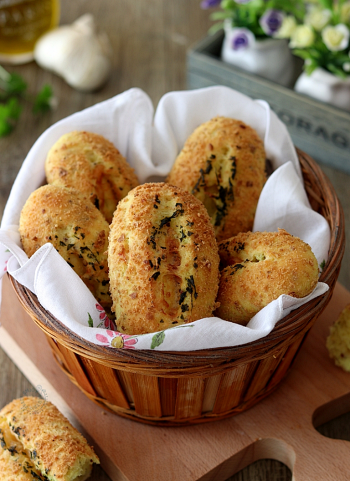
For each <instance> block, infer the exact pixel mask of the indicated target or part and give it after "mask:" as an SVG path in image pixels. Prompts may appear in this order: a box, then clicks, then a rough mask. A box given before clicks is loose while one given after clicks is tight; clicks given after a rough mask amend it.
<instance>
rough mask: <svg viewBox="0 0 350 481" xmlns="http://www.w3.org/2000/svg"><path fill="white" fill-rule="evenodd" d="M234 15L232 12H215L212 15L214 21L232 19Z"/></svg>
mask: <svg viewBox="0 0 350 481" xmlns="http://www.w3.org/2000/svg"><path fill="white" fill-rule="evenodd" d="M231 17H232V14H231V13H230V12H214V13H212V14H211V15H210V18H211V19H212V20H225V18H231Z"/></svg>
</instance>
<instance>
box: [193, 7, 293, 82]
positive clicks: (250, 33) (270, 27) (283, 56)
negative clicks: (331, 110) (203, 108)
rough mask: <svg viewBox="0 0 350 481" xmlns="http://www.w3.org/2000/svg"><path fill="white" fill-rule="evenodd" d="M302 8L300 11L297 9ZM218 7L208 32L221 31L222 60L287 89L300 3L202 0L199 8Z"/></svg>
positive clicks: (290, 75) (290, 73) (291, 74)
mask: <svg viewBox="0 0 350 481" xmlns="http://www.w3.org/2000/svg"><path fill="white" fill-rule="evenodd" d="M299 3H300V4H301V7H302V8H300V6H299ZM216 6H220V10H218V11H216V12H214V13H213V14H212V15H211V18H212V19H213V20H218V22H217V23H216V24H214V25H213V27H212V28H211V29H210V32H212V33H213V32H215V31H216V30H218V29H220V28H223V29H224V31H225V38H224V42H223V45H222V51H221V57H222V59H223V60H224V61H225V62H228V63H231V64H233V65H236V66H238V67H240V68H243V69H245V70H247V71H249V72H251V73H254V74H257V75H260V76H262V77H265V78H268V79H270V80H273V81H274V82H276V83H279V84H281V85H285V86H290V85H291V82H292V80H293V72H294V58H293V56H292V54H291V51H290V49H289V46H288V39H289V38H290V35H291V33H292V32H293V31H294V29H295V28H296V26H297V22H298V21H301V20H302V17H301V18H299V17H300V16H301V15H302V11H303V2H300V0H294V1H289V0H203V1H202V3H201V7H202V8H212V7H216Z"/></svg>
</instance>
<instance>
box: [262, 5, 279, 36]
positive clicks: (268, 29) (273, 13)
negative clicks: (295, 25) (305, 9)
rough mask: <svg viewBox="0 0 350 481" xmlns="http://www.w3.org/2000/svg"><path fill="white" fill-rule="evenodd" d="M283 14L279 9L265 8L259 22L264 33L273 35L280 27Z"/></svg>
mask: <svg viewBox="0 0 350 481" xmlns="http://www.w3.org/2000/svg"><path fill="white" fill-rule="evenodd" d="M283 19H284V14H283V12H281V11H280V10H274V9H270V10H267V11H266V12H265V13H264V15H263V16H262V17H261V18H260V20H259V23H260V26H261V28H262V29H263V30H264V32H265V33H266V35H271V36H273V35H275V34H276V33H277V32H278V30H279V29H280V28H281V25H282V22H283Z"/></svg>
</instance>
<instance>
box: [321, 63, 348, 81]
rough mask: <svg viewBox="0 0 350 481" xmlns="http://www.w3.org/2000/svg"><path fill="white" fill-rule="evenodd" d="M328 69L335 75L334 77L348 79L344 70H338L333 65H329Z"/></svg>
mask: <svg viewBox="0 0 350 481" xmlns="http://www.w3.org/2000/svg"><path fill="white" fill-rule="evenodd" d="M326 67H327V69H328V70H329V71H330V72H331V73H334V75H336V76H337V77H340V78H342V79H346V78H347V75H346V73H345V72H344V71H343V70H341V69H340V68H337V67H336V66H335V65H333V64H332V63H329V64H327V65H326Z"/></svg>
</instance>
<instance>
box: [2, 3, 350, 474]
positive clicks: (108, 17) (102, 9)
mask: <svg viewBox="0 0 350 481" xmlns="http://www.w3.org/2000/svg"><path fill="white" fill-rule="evenodd" d="M199 4H200V1H199V0H176V2H171V1H169V0H149V1H147V2H144V1H142V0H134V1H132V2H130V1H128V0H100V1H99V2H95V1H93V0H74V1H73V2H72V1H68V0H61V5H62V11H61V24H65V23H70V22H72V21H74V20H75V19H76V18H77V17H78V16H80V15H82V14H83V13H86V12H91V13H93V14H94V15H95V17H96V20H97V23H98V25H99V27H100V28H101V29H102V30H104V31H105V32H106V33H107V34H108V36H109V38H110V41H111V43H112V47H113V52H114V55H113V70H112V75H111V77H110V79H109V81H108V82H107V84H106V85H105V86H104V87H103V88H102V89H101V90H100V91H98V92H95V93H89V94H83V93H80V92H77V91H75V90H73V89H71V88H70V87H68V86H67V85H66V84H65V83H64V81H63V80H61V79H60V78H58V77H57V76H55V75H53V74H51V73H49V72H45V71H43V70H41V69H40V68H38V67H37V66H36V65H35V63H30V64H28V65H24V66H17V67H8V70H10V71H12V72H18V73H20V74H22V75H23V76H24V78H25V79H26V81H27V82H28V84H29V90H30V91H32V92H35V91H37V90H38V89H39V88H41V87H42V86H43V85H44V84H45V83H49V84H51V85H52V86H53V89H54V93H55V97H56V99H57V101H58V106H57V108H56V109H55V110H54V111H52V112H50V113H48V114H45V115H44V116H42V117H33V115H32V113H31V107H30V105H29V104H27V105H25V107H24V111H23V114H22V118H21V120H20V122H19V123H18V125H17V127H16V129H15V130H14V132H13V133H12V134H11V135H10V136H9V137H6V138H3V139H0V217H1V215H2V212H3V209H4V206H5V203H6V200H7V197H8V195H9V192H10V189H11V186H12V183H13V181H14V179H15V177H16V175H17V173H18V170H19V168H20V167H21V164H22V162H23V160H24V158H25V156H26V155H27V153H28V151H29V149H30V148H31V146H32V145H33V143H34V142H35V140H36V139H37V138H38V137H39V135H40V134H41V133H42V132H43V131H44V130H45V129H47V128H48V127H49V126H50V125H52V124H53V123H54V122H56V121H58V120H60V119H62V118H64V117H66V116H67V115H70V114H72V113H74V112H76V111H79V110H81V109H83V108H86V107H88V106H90V105H93V104H95V103H96V102H99V101H102V100H105V99H107V98H110V97H111V96H113V95H116V94H118V93H120V92H123V91H124V90H127V89H129V88H131V87H140V88H142V89H143V90H144V91H145V92H147V93H148V95H149V96H150V98H151V99H152V101H153V103H154V105H157V103H158V101H159V99H160V97H161V96H162V95H163V94H164V93H166V92H168V91H170V90H179V89H180V90H181V89H184V88H186V49H187V48H189V47H190V46H191V45H192V44H193V43H194V42H197V41H198V40H199V39H201V38H203V37H204V36H205V35H206V32H207V29H208V27H209V26H210V25H211V22H210V20H209V15H208V12H207V11H202V10H201V9H200V8H199ZM324 170H325V172H326V174H327V175H328V177H329V178H330V179H331V181H332V183H333V185H334V186H335V188H336V191H337V193H338V196H339V198H340V200H341V202H342V205H343V208H344V211H345V218H346V223H347V224H346V229H347V239H348V241H347V247H346V252H345V257H344V261H343V268H342V270H341V274H340V278H339V280H340V282H342V283H343V284H344V285H345V286H346V287H347V288H348V289H350V273H349V269H348V267H347V266H348V265H349V262H350V258H349V256H350V244H349V243H350V201H349V196H348V185H349V180H350V176H349V175H346V174H344V173H341V172H338V171H336V170H334V169H331V168H324ZM14 322H16V320H15V321H14ZM34 341H35V339H33V338H31V337H30V336H29V337H28V339H27V340H26V342H27V343H28V344H31V343H32V342H34ZM0 345H1V340H0ZM0 367H1V370H0V407H2V406H4V405H5V404H7V403H8V402H10V401H11V400H12V399H14V398H16V397H20V396H22V395H24V394H34V393H35V392H36V391H35V388H34V387H33V385H32V384H31V383H29V382H28V381H27V379H26V378H25V377H24V376H23V375H22V374H21V372H20V371H19V370H18V369H17V368H16V366H15V365H14V364H13V363H12V361H11V360H10V359H9V358H8V356H7V355H6V354H5V353H4V351H3V350H2V349H0ZM119 382H121V383H122V382H123V380H121V379H120V380H119ZM212 382H214V383H215V380H214V379H213V380H212ZM34 384H35V383H34ZM35 385H36V384H35ZM69 386H70V384H69ZM169 389H176V386H169ZM204 399H205V400H207V402H208V405H209V406H212V405H213V404H212V403H213V402H214V401H213V400H212V399H211V398H210V386H208V385H207V386H206V387H205V392H204ZM129 402H133V400H132V399H129ZM163 402H165V403H166V401H164V400H162V403H163ZM169 410H170V411H171V412H173V410H174V406H169ZM344 416H345V418H344ZM344 419H345V420H346V421H347V422H345V421H344ZM349 419H350V418H349V417H348V418H346V415H342V417H340V418H339V419H338V420H337V422H336V423H335V424H334V423H330V425H326V427H325V428H324V429H326V430H328V431H327V432H329V433H331V434H333V435H334V433H335V435H336V436H337V435H338V434H337V433H343V431H344V429H343V426H344V423H345V425H347V426H349V425H350V422H349ZM126 423H128V421H126ZM334 426H335V427H334ZM213 433H214V434H215V429H213ZM339 435H341V434H339ZM215 439H218V438H215ZM347 439H350V435H349V434H348V438H347ZM141 454H142V453H141ZM136 455H137V453H136V454H135V457H136ZM140 459H142V456H141V458H140ZM105 462H106V465H107V464H108V460H105ZM174 465H176V462H174ZM154 469H155V470H156V467H154ZM184 469H185V468H184ZM185 472H188V470H186V469H185ZM229 475H230V473H229V474H228V476H229ZM92 479H94V480H96V481H106V480H108V479H109V478H108V476H107V475H106V474H105V473H104V472H103V471H102V470H101V469H95V471H94V476H93V478H92ZM120 479H123V477H122V475H121V478H120ZM139 479H144V478H142V476H141V477H140V478H139ZM252 479H259V480H261V481H265V480H269V481H277V480H278V481H287V480H288V481H289V480H290V479H291V475H290V472H289V470H288V468H286V467H285V466H283V465H282V464H280V463H279V462H277V461H257V462H255V463H254V464H252V465H251V466H250V467H248V468H246V469H244V470H243V471H242V472H241V473H239V474H237V475H235V476H233V477H232V478H230V480H231V481H248V480H250V481H251V480H252Z"/></svg>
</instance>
